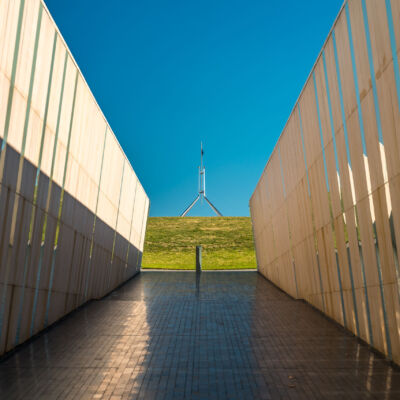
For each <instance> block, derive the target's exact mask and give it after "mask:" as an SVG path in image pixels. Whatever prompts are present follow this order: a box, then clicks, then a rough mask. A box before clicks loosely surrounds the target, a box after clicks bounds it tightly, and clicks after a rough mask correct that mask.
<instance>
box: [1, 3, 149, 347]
mask: <svg viewBox="0 0 400 400" xmlns="http://www.w3.org/2000/svg"><path fill="white" fill-rule="evenodd" d="M0 139H1V151H0V354H2V353H4V352H5V351H8V350H10V349H12V348H13V347H14V346H16V345H18V344H19V343H22V342H23V341H25V340H26V339H27V338H29V337H30V336H32V335H33V334H35V333H37V332H38V331H40V330H41V329H43V328H45V327H46V326H47V325H49V324H51V323H52V322H54V321H56V320H57V319H59V318H60V317H62V316H63V315H65V314H66V313H68V312H70V311H71V310H73V309H74V308H76V307H78V306H79V305H81V304H83V303H84V302H85V301H87V300H89V299H92V298H98V297H101V296H103V295H105V294H106V293H108V292H109V291H111V290H112V289H113V288H115V287H116V286H117V285H118V284H120V283H121V282H123V281H125V280H126V279H128V278H129V277H131V276H132V275H134V274H135V273H136V272H137V271H138V270H139V268H140V263H141V255H142V250H143V242H144V234H145V228H146V222H147V215H148V208H149V200H148V197H147V195H146V193H145V191H144V189H143V187H142V186H141V184H140V182H139V181H138V178H137V177H136V175H135V172H134V171H133V169H132V167H131V165H130V163H129V161H128V159H127V158H126V156H125V154H124V153H123V151H122V149H121V147H120V145H119V143H118V141H117V139H116V138H115V136H114V134H113V132H112V130H111V128H110V126H109V125H108V124H107V121H106V119H105V117H104V116H103V114H102V112H101V110H100V109H99V107H98V105H97V103H96V101H95V99H94V98H93V95H92V93H91V92H90V89H89V88H88V86H87V84H86V82H85V80H84V78H83V76H82V74H81V73H80V71H79V69H78V67H77V65H76V63H75V61H74V59H73V58H72V56H71V54H70V52H69V50H68V48H67V46H66V44H65V43H64V41H63V38H62V37H61V35H60V33H59V31H58V30H57V27H56V26H55V23H54V21H53V20H52V18H51V16H50V14H49V12H48V10H47V9H46V7H45V5H44V3H42V2H41V1H40V0H3V1H0Z"/></svg>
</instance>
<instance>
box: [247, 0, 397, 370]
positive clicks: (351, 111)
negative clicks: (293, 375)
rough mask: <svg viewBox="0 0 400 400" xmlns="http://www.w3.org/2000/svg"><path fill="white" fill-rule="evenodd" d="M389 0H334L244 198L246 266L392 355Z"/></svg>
mask: <svg viewBox="0 0 400 400" xmlns="http://www.w3.org/2000/svg"><path fill="white" fill-rule="evenodd" d="M399 49H400V1H398V0H379V1H378V0H349V1H346V3H345V4H344V6H343V8H342V10H341V11H340V14H339V16H338V18H337V20H336V22H335V24H334V26H333V28H332V31H331V33H330V34H329V37H328V39H327V41H326V43H325V44H324V47H323V49H322V51H321V53H320V55H319V57H318V59H317V61H316V63H315V65H314V68H313V70H312V72H311V74H310V76H309V78H308V80H307V82H306V84H305V86H304V88H303V90H302V92H301V94H300V97H299V99H298V101H297V103H296V105H295V107H294V108H293V111H292V113H291V115H290V117H289V120H288V122H287V124H286V126H285V128H284V130H283V132H282V135H281V137H280V138H279V141H278V143H277V145H276V147H275V149H274V151H273V153H272V154H271V157H270V159H269V161H268V163H267V165H266V167H265V169H264V172H263V174H262V176H261V178H260V180H259V182H258V184H257V187H256V189H255V191H254V194H253V195H252V197H251V200H250V208H251V216H252V221H253V230H254V236H255V244H256V253H257V260H258V269H259V272H260V273H261V274H263V275H264V276H266V277H267V278H268V279H270V280H271V281H272V282H274V283H275V284H276V285H278V286H279V287H280V288H282V289H283V290H285V291H286V292H288V293H289V294H290V295H291V296H293V297H296V298H302V299H305V300H306V301H308V302H309V303H311V304H312V305H314V306H315V307H317V308H318V309H320V310H321V311H322V312H324V313H325V314H327V315H328V316H329V317H331V318H333V319H334V320H336V321H337V322H339V323H340V324H341V325H343V326H344V327H346V328H347V329H348V330H350V331H352V332H353V333H354V334H355V335H357V336H359V337H361V338H362V339H363V340H365V341H366V342H368V343H370V344H371V345H372V346H373V347H375V348H377V349H378V350H379V351H381V352H382V353H384V354H386V355H387V356H388V358H391V359H393V360H394V361H395V362H397V363H399V362H400V337H399V329H400V307H399V299H400V291H399V289H400V285H399V278H400V274H399V256H398V245H399V243H400V175H399V174H400V71H399V57H400V55H399Z"/></svg>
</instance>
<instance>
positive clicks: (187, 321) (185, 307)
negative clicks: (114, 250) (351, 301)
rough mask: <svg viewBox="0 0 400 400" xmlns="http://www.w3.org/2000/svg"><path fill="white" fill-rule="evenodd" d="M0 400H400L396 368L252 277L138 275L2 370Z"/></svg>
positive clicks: (21, 352) (251, 274) (230, 274)
mask: <svg viewBox="0 0 400 400" xmlns="http://www.w3.org/2000/svg"><path fill="white" fill-rule="evenodd" d="M0 398H2V399H3V398H4V399H28V398H29V399H41V400H42V399H97V398H100V399H174V400H175V399H183V398H185V399H270V398H272V399H279V398H282V399H341V400H342V399H350V398H351V399H375V398H385V399H389V398H393V399H394V398H400V371H399V370H398V369H397V368H393V367H392V366H391V365H390V364H389V363H388V362H386V361H385V360H384V359H383V358H382V357H381V356H379V355H377V354H376V353H373V352H371V351H370V349H369V348H368V347H367V346H366V345H364V344H362V343H360V342H359V341H357V339H356V338H355V337H354V336H351V335H350V334H348V333H347V332H345V331H344V330H343V329H342V328H341V327H340V326H338V325H337V324H335V323H333V322H331V321H330V320H328V319H327V318H326V317H324V316H323V315H322V314H320V313H319V312H317V311H315V310H314V309H313V308H311V307H310V306H308V305H307V304H305V303H304V302H301V301H295V300H292V299H291V298H290V297H288V296H287V295H286V294H284V293H283V292H281V291H280V290H278V289H277V288H276V287H274V286H273V285H272V284H270V283H269V282H268V281H266V280H265V279H264V278H262V277H261V276H260V275H259V274H258V273H256V272H203V273H202V274H201V276H200V277H199V276H198V275H196V274H195V273H194V272H153V271H151V272H150V271H146V272H142V273H141V274H140V275H139V276H137V277H136V278H134V279H133V280H131V281H130V282H128V283H127V284H125V285H124V286H123V287H121V288H120V289H118V290H117V291H115V292H113V293H112V294H111V295H109V296H108V297H106V298H104V299H103V300H100V301H96V302H92V303H90V304H88V305H87V306H85V307H83V308H81V309H80V310H78V311H77V312H75V313H73V314H72V315H70V316H68V317H67V318H66V319H65V320H64V321H61V322H60V323H58V324H57V325H56V326H55V327H53V328H52V329H51V330H50V331H48V332H47V333H45V334H43V335H42V336H40V337H38V338H36V339H34V340H33V341H32V342H31V343H30V344H27V345H25V346H23V347H22V348H20V349H19V350H18V351H17V352H15V353H14V354H13V355H11V356H10V357H9V358H8V359H6V360H4V361H2V362H1V363H0Z"/></svg>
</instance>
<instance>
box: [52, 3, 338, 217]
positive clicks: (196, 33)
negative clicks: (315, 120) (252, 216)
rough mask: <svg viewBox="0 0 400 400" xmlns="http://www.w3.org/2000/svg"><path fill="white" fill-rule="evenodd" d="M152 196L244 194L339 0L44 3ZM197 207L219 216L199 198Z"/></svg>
mask: <svg viewBox="0 0 400 400" xmlns="http://www.w3.org/2000/svg"><path fill="white" fill-rule="evenodd" d="M45 1H46V4H47V6H48V8H49V10H50V12H51V13H52V15H53V17H54V19H55V21H56V23H57V24H58V26H59V28H60V30H61V32H62V34H63V36H64V38H65V40H66V42H67V44H68V46H69V48H70V49H71V51H72V54H73V55H74V57H75V59H76V60H77V62H78V64H79V66H80V68H81V70H82V72H83V74H84V76H85V78H86V80H87V82H88V84H89V86H90V88H91V90H92V91H93V93H94V95H95V97H96V99H97V101H98V103H99V105H100V107H101V108H102V110H103V112H104V114H105V116H106V118H107V119H108V122H109V123H110V125H111V127H112V129H113V131H114V133H115V134H116V136H117V138H118V140H119V141H120V143H121V145H122V147H123V149H124V151H125V153H126V155H127V156H128V158H129V159H130V161H131V163H132V166H133V168H134V169H135V171H136V173H137V175H138V176H139V179H140V180H141V182H142V184H143V186H144V188H145V190H146V192H147V194H148V195H149V197H150V200H151V210H150V215H152V216H175V215H179V214H180V212H182V211H183V209H184V208H185V207H186V206H187V205H188V203H190V202H191V201H192V200H193V199H194V197H195V195H196V192H197V166H198V164H199V152H200V140H202V141H203V143H204V151H205V154H204V155H205V166H206V171H207V195H208V197H209V198H210V199H211V201H212V202H213V203H214V204H215V205H216V207H217V208H219V209H220V211H221V212H222V213H223V214H224V215H231V216H233V215H249V209H248V202H249V198H250V196H251V194H252V192H253V190H254V188H255V185H256V183H257V181H258V179H259V177H260V175H261V172H262V170H263V168H264V165H265V163H266V162H267V160H268V157H269V155H270V153H271V151H272V150H273V147H274V145H275V143H276V141H277V139H278V137H279V135H280V133H281V131H282V129H283V126H284V125H285V123H286V120H287V119H288V117H289V113H290V111H291V109H292V108H293V106H294V103H295V101H296V99H297V97H298V95H299V94H300V91H301V88H302V87H303V85H304V83H305V80H306V79H307V76H308V74H309V72H310V70H311V68H312V66H313V64H314V62H315V60H316V57H317V56H318V53H319V51H320V49H321V47H322V45H323V43H324V41H325V39H326V37H327V35H328V33H329V31H330V28H331V26H332V24H333V22H334V19H335V17H336V15H337V13H338V12H339V9H340V7H341V5H342V0H326V1H321V0H307V1H299V0H286V1H284V0H282V1H272V0H254V1H253V0H213V1H210V0H201V1H199V0H197V1H194V0H146V1H138V0H107V1H105V0H104V1H102V0H45ZM191 215H213V213H212V211H211V210H210V209H209V208H208V207H206V205H203V206H197V207H196V208H194V209H193V212H192V213H191Z"/></svg>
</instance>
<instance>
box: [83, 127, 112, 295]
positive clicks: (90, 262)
mask: <svg viewBox="0 0 400 400" xmlns="http://www.w3.org/2000/svg"><path fill="white" fill-rule="evenodd" d="M107 131H108V126H107V124H106V129H105V131H104V140H103V149H102V152H101V164H100V176H99V184H98V187H97V197H96V208H95V212H94V217H93V228H92V237H91V239H90V249H89V264H88V272H87V276H86V282H85V292H84V296H85V300H86V298H87V291H88V285H89V280H90V272H91V269H92V257H93V246H94V234H95V231H96V222H97V212H98V207H99V197H100V187H101V178H102V175H103V164H104V153H105V148H106V140H107Z"/></svg>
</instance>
